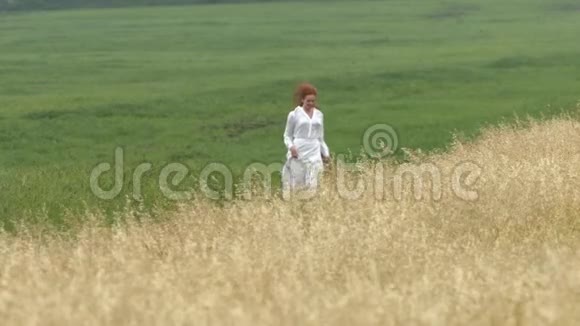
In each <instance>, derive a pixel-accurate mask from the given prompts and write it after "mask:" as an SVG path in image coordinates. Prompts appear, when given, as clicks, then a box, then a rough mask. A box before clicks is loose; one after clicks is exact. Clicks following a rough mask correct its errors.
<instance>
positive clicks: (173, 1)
mask: <svg viewBox="0 0 580 326" xmlns="http://www.w3.org/2000/svg"><path fill="white" fill-rule="evenodd" d="M262 1H269V2H272V1H278V0H262ZM249 2H260V0H0V11H24V10H46V9H71V8H114V7H144V6H162V5H190V4H220V3H249Z"/></svg>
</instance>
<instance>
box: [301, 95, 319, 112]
mask: <svg viewBox="0 0 580 326" xmlns="http://www.w3.org/2000/svg"><path fill="white" fill-rule="evenodd" d="M315 105H316V95H314V94H312V95H306V96H305V97H304V99H303V100H302V106H303V107H304V108H305V109H312V108H314V106H315Z"/></svg>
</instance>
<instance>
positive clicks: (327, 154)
mask: <svg viewBox="0 0 580 326" xmlns="http://www.w3.org/2000/svg"><path fill="white" fill-rule="evenodd" d="M320 120H321V121H320V138H319V139H318V140H319V141H320V153H321V154H322V158H323V159H327V158H329V157H330V149H329V148H328V145H327V144H326V142H325V141H324V115H322V116H321V118H320Z"/></svg>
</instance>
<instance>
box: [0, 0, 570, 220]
mask: <svg viewBox="0 0 580 326" xmlns="http://www.w3.org/2000/svg"><path fill="white" fill-rule="evenodd" d="M577 9H578V8H577V6H575V5H574V4H573V2H569V1H551V2H547V1H540V0H532V1H527V0H526V1H524V0H514V1H509V2H505V1H499V0H493V1H483V0H481V1H470V2H469V3H467V2H460V1H455V2H454V1H446V2H421V3H418V2H407V1H369V2H358V1H352V2H336V3H333V4H332V5H328V4H327V3H324V2H312V3H310V2H309V3H308V4H306V3H298V2H291V3H290V2H289V3H286V2H284V3H262V4H246V5H216V6H177V7H156V8H130V9H103V10H72V11H52V12H38V13H28V14H25V15H22V14H6V15H2V16H0V49H2V50H1V51H0V103H1V105H0V181H1V182H0V220H1V221H3V223H4V226H6V227H10V226H13V224H14V223H15V222H19V221H21V220H22V219H23V218H24V217H27V219H30V218H31V216H38V215H37V213H38V212H40V216H45V217H46V216H47V217H48V220H49V221H51V222H53V223H56V224H62V223H63V222H64V221H63V214H62V212H63V210H64V209H74V210H78V209H83V208H84V207H85V205H88V207H102V208H105V209H107V210H108V211H109V212H113V211H115V210H116V209H118V208H119V207H122V206H124V205H125V204H126V199H125V196H128V195H130V194H131V173H132V171H134V170H135V168H136V167H137V166H138V164H140V163H143V162H150V163H152V165H153V168H154V169H156V170H159V169H161V168H162V167H163V166H164V165H165V164H168V163H171V162H179V163H183V164H186V165H187V166H188V167H189V168H190V170H191V171H193V172H192V174H191V175H190V177H189V178H188V180H186V182H184V184H183V185H182V186H183V187H185V186H187V185H192V184H194V183H195V182H194V177H195V171H199V170H201V169H202V168H203V167H204V166H205V165H206V164H207V163H209V162H221V163H224V164H226V165H228V166H229V167H231V169H232V170H234V171H236V172H240V171H242V170H243V169H244V167H245V166H246V165H247V164H248V163H250V162H256V161H258V162H267V163H270V162H282V161H283V158H284V154H285V152H284V147H283V144H282V139H281V134H282V130H283V127H284V122H285V117H286V114H287V112H288V111H289V109H290V108H291V102H290V100H291V92H292V89H293V87H294V85H295V84H296V83H297V82H298V81H302V80H309V81H312V82H313V83H315V84H316V85H317V86H318V87H319V89H320V91H321V96H320V104H321V107H322V108H323V109H324V111H325V112H326V113H325V118H326V124H327V125H326V132H327V141H328V143H329V145H330V147H331V150H332V151H333V152H334V153H345V152H347V151H348V150H352V151H354V152H358V151H359V148H360V144H361V138H362V135H363V132H364V130H365V128H367V127H368V126H370V125H373V124H376V123H388V124H390V125H392V126H393V127H394V128H395V129H396V130H397V131H398V133H399V139H400V144H401V147H411V148H421V149H424V150H431V149H436V148H442V147H444V146H446V144H448V143H449V141H450V140H451V132H453V131H459V132H462V133H465V134H467V135H470V134H473V133H475V132H476V131H477V130H478V129H479V128H480V127H481V126H482V125H483V124H485V123H493V122H497V121H498V120H501V119H503V118H505V117H512V116H513V115H514V113H515V114H519V115H525V114H534V115H538V114H540V113H550V112H552V111H554V110H557V109H559V108H561V107H572V106H574V105H575V103H576V101H577V100H578V99H579V98H580V91H579V90H580V77H579V76H580V68H579V67H580V56H579V53H580V43H578V42H577V31H578V30H579V28H580V10H577ZM546 141H549V140H546ZM118 146H121V147H123V148H124V149H125V169H126V172H127V174H126V177H125V184H126V187H125V188H124V191H123V193H122V195H121V196H119V197H118V198H117V199H116V200H114V201H101V200H99V199H97V198H95V196H93V195H92V193H91V192H90V190H89V185H88V184H89V174H90V171H91V170H92V168H93V167H95V166H96V165H97V164H99V163H101V162H111V163H112V162H113V154H114V151H115V148H116V147H118ZM155 175H156V172H150V173H149V174H148V176H149V178H148V180H149V181H147V183H146V185H145V188H146V189H145V190H144V196H145V201H144V202H143V203H142V204H143V205H145V206H150V205H153V204H154V203H157V204H159V203H161V204H164V203H165V204H169V203H170V201H166V200H165V199H164V198H163V196H162V195H161V194H160V191H159V188H158V186H157V185H156V181H155V180H156V179H155ZM111 183H112V181H111ZM133 204H135V205H138V204H139V203H134V202H133ZM33 213H34V214H33Z"/></svg>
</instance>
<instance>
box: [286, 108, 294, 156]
mask: <svg viewBox="0 0 580 326" xmlns="http://www.w3.org/2000/svg"><path fill="white" fill-rule="evenodd" d="M294 126H295V121H294V111H292V112H290V113H288V119H287V120H286V129H285V130H284V144H285V145H286V148H288V149H289V150H290V149H291V148H292V147H294Z"/></svg>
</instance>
